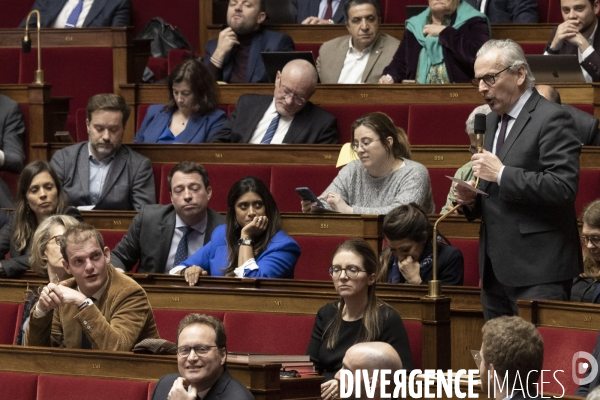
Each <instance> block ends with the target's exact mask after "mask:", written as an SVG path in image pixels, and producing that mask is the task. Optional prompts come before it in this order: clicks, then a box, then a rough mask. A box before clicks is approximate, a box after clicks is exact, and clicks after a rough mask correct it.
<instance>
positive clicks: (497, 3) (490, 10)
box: [465, 0, 538, 24]
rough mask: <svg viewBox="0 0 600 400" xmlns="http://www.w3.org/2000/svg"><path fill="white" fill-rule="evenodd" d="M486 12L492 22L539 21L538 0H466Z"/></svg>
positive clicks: (527, 22) (531, 22)
mask: <svg viewBox="0 0 600 400" xmlns="http://www.w3.org/2000/svg"><path fill="white" fill-rule="evenodd" d="M465 1H466V2H467V3H468V4H470V5H472V6H473V7H475V8H476V9H477V10H479V11H481V12H482V13H484V14H485V15H486V16H487V17H488V18H489V19H490V22H491V23H492V24H506V23H513V24H534V23H536V22H538V11H537V2H536V0H465Z"/></svg>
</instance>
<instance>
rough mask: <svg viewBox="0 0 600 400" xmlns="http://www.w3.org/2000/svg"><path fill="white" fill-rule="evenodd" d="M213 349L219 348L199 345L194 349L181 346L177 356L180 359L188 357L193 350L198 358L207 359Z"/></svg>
mask: <svg viewBox="0 0 600 400" xmlns="http://www.w3.org/2000/svg"><path fill="white" fill-rule="evenodd" d="M213 347H219V346H203V345H198V346H193V347H190V346H179V347H178V348H177V355H178V356H179V357H187V356H189V355H190V353H191V352H192V350H194V353H196V355H197V356H198V357H206V355H207V354H208V352H209V351H210V349H211V348H213Z"/></svg>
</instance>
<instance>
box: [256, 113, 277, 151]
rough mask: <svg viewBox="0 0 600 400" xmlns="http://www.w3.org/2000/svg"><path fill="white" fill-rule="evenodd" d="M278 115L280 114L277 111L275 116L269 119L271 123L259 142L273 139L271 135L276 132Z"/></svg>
mask: <svg viewBox="0 0 600 400" xmlns="http://www.w3.org/2000/svg"><path fill="white" fill-rule="evenodd" d="M279 117H280V115H279V113H277V115H275V117H274V118H273V119H272V120H271V124H270V125H269V128H268V129H267V133H265V136H264V137H263V138H262V140H261V141H260V143H261V144H269V143H271V140H273V136H275V132H277V126H279Z"/></svg>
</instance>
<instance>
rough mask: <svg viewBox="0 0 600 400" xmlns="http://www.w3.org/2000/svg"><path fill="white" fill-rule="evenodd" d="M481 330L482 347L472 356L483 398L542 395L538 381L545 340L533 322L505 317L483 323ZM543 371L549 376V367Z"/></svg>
mask: <svg viewBox="0 0 600 400" xmlns="http://www.w3.org/2000/svg"><path fill="white" fill-rule="evenodd" d="M481 331H482V332H483V338H482V343H481V350H480V351H479V352H478V353H476V355H474V358H475V362H477V364H478V365H479V376H480V377H481V389H482V392H483V394H484V397H485V398H490V399H498V400H502V399H511V400H522V399H532V398H541V396H542V393H540V392H539V390H540V387H543V384H542V385H540V384H538V383H537V382H538V378H539V377H540V375H541V371H542V366H543V364H544V340H543V339H542V335H540V333H539V332H538V331H537V329H535V325H533V324H532V323H530V322H527V321H525V320H524V319H522V318H520V317H506V316H504V317H500V318H496V319H494V320H491V321H488V322H486V323H485V325H483V328H482V329H481ZM546 374H547V375H546V377H545V378H546V379H548V374H549V373H548V370H546ZM505 378H508V379H507V380H506V381H504V379H505ZM549 379H552V378H549ZM545 383H548V381H545ZM546 398H549V397H546Z"/></svg>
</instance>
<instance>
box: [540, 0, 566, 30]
mask: <svg viewBox="0 0 600 400" xmlns="http://www.w3.org/2000/svg"><path fill="white" fill-rule="evenodd" d="M537 4H538V15H539V17H540V21H539V22H547V23H549V24H551V23H558V24H560V23H562V22H563V21H564V19H563V16H562V12H561V11H560V2H559V1H553V0H537ZM544 10H548V14H547V16H546V20H545V21H542V15H541V13H542V12H544Z"/></svg>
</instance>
